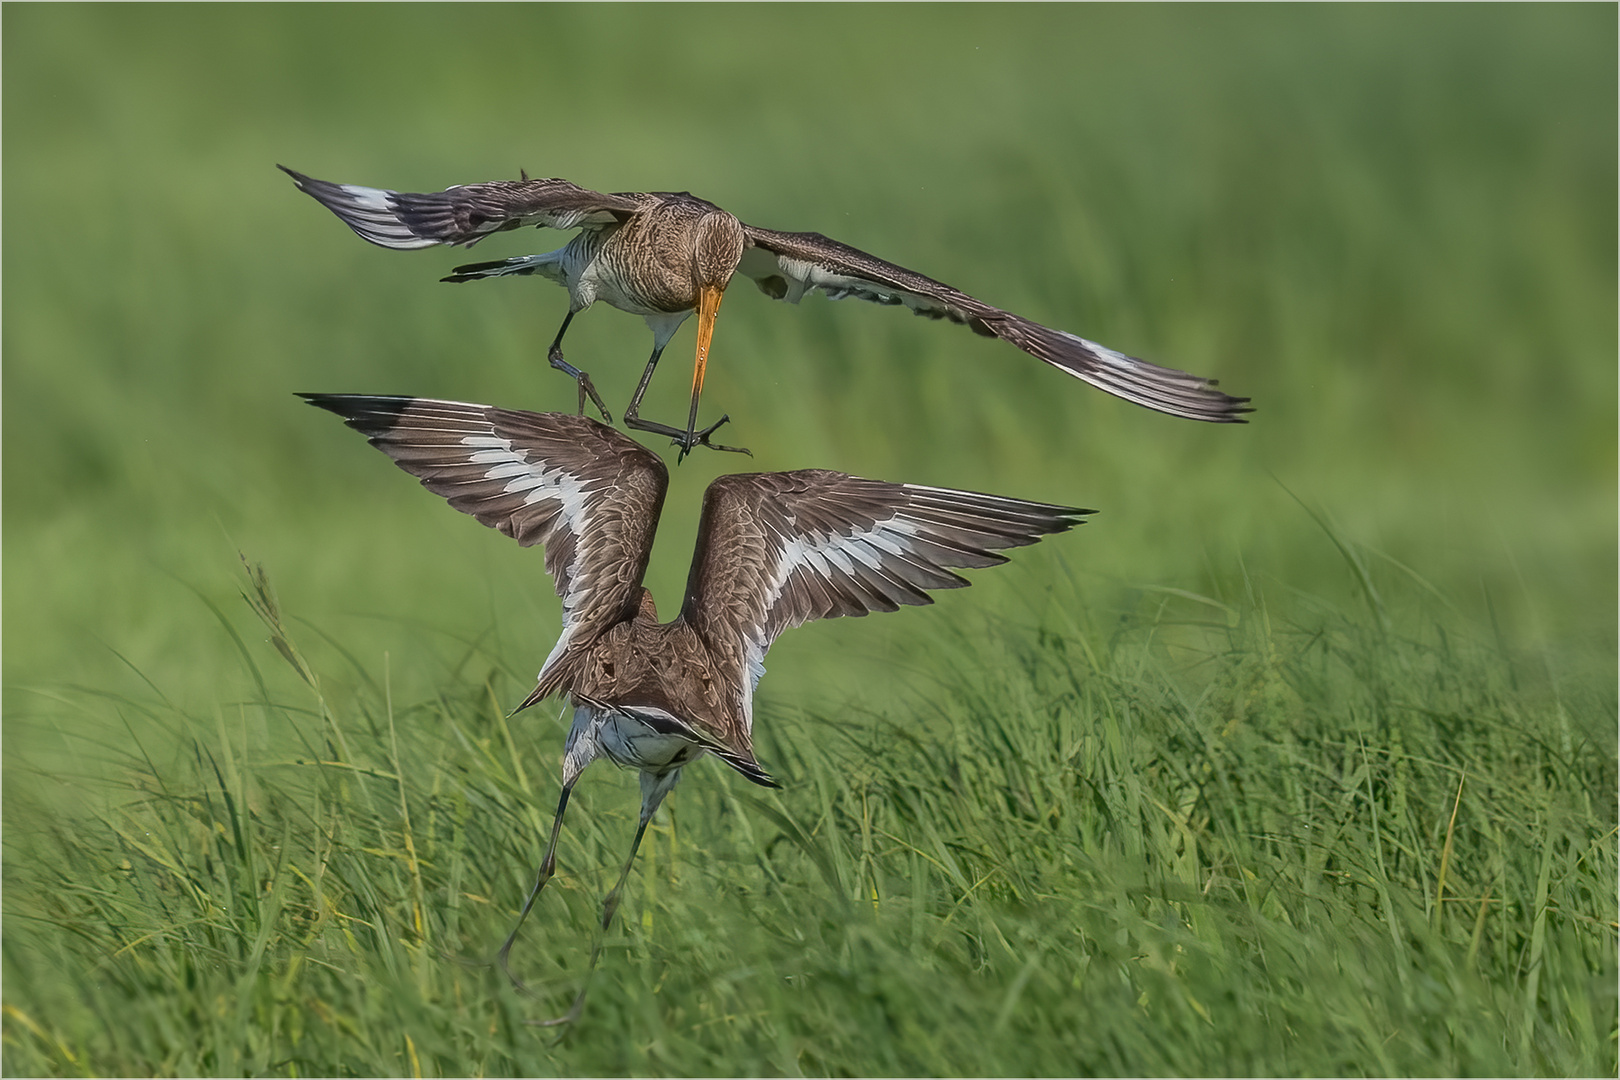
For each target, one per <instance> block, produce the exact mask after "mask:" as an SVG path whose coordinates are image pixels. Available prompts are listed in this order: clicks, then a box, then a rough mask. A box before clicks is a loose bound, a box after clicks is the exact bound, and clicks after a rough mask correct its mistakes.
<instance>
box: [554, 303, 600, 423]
mask: <svg viewBox="0 0 1620 1080" xmlns="http://www.w3.org/2000/svg"><path fill="white" fill-rule="evenodd" d="M573 321H574V313H573V312H572V311H570V312H569V313H568V314H567V315H564V316H563V321H562V325H561V326H559V327H558V328H557V336H556V337H555V338H552V340H551V348H550V349H549V350H547V352H546V358H547V359H548V360H550V361H551V366H552V367H554V368H556V369H557V370H558V371H561V372H564V373H565V374H567V375H571V376H573V379H574V382H575V383H576V384H577V385H578V386H579V414H580V415H581V416H584V415H585V395H586V394H589V395H591V402H592V404H594V405H595V406H596V411H597V412H599V413H601V414H602V419H603V420H604V421H606V422H607V423H609V424H611V423H613V417H612V416H610V415H609V414H608V411H607V406H606V405H604V404H602V395H600V394H598V393H597V392H596V387H595V386H594V385H593V384H592V383H591V377H590V376H589V375H587V374H585V373H584V372H583V371H581V370H579V368H577V367H575V366H574V365H573V364H570V363H569V362H568V361H566V360H564V359H563V353H562V339H563V335H564V334H566V333H568V324H569V323H571V322H573Z"/></svg>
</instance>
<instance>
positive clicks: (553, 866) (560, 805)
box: [495, 787, 639, 990]
mask: <svg viewBox="0 0 1620 1080" xmlns="http://www.w3.org/2000/svg"><path fill="white" fill-rule="evenodd" d="M572 791H573V788H572V787H565V788H563V789H562V797H561V798H559V799H558V800H557V816H556V818H555V819H554V820H553V821H552V823H551V842H550V843H549V844H547V845H546V854H545V857H544V858H542V859H541V860H540V870H539V872H538V873H537V874H536V875H535V882H534V888H533V889H532V890H530V892H529V898H528V900H526V901H524V903H523V911H522V913H521V914H519V915H518V921H517V925H516V926H514V927H512V932H511V933H510V934H508V935H506V943H505V944H504V945H502V946H501V951H500V952H498V953H496V954H495V959H496V961H497V962H499V964H500V965H501V971H502V972H504V973H505V975H506V977H507V978H508V979H510V980H512V985H513V986H516V987H517V988H518V989H519V990H525V989H527V987H525V986H524V985H523V981H522V980H521V979H519V978H518V977H517V976H516V975H513V974H512V969H511V968H510V967H508V966H507V963H506V958H507V955H508V954H509V953H510V952H511V951H512V943H513V942H514V941H516V940H517V936H518V931H519V930H521V929H523V921H524V920H525V919H527V918H528V917H529V909H530V908H532V907H534V902H535V900H536V899H538V898H539V896H540V890H541V889H543V888H545V887H546V882H548V881H550V880H551V875H552V874H554V873H556V872H557V837H558V836H559V835H561V833H562V822H563V811H564V810H567V809H568V795H569V793H570V792H572ZM638 839H639V838H638Z"/></svg>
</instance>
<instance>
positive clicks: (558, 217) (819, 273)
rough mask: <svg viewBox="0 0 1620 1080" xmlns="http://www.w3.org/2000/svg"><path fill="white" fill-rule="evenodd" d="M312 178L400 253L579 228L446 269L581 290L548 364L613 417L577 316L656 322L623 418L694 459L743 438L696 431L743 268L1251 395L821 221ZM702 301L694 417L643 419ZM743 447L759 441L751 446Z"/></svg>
mask: <svg viewBox="0 0 1620 1080" xmlns="http://www.w3.org/2000/svg"><path fill="white" fill-rule="evenodd" d="M278 167H279V168H281V169H282V170H283V171H284V172H286V173H287V175H289V176H291V177H292V178H293V182H294V183H296V184H297V185H298V187H299V189H300V190H302V191H304V192H305V193H306V194H308V195H310V196H312V197H313V198H315V199H316V200H317V201H319V202H320V203H321V204H322V205H323V206H325V207H326V208H327V209H328V210H331V211H332V212H333V213H334V214H336V215H337V216H338V217H339V218H341V219H342V220H343V222H344V223H345V224H347V225H348V226H349V227H350V228H351V229H353V230H354V231H355V232H356V233H358V234H359V235H360V236H361V237H362V238H364V239H366V240H369V241H371V242H372V243H374V244H378V245H380V246H382V247H387V248H395V249H397V250H411V249H415V248H424V247H432V246H434V245H436V244H451V245H456V244H460V245H462V246H465V247H471V246H472V245H474V244H476V243H478V241H480V240H482V239H483V238H484V237H486V236H488V235H489V234H490V233H495V232H504V231H506V230H508V229H516V228H521V227H523V226H527V225H533V226H535V227H536V228H553V229H576V228H577V229H579V230H580V233H579V235H578V236H575V237H574V239H573V240H571V241H570V242H569V243H568V244H567V245H565V246H564V247H561V248H558V249H557V250H556V251H551V252H547V253H546V254H544V255H523V256H518V257H516V258H511V259H500V260H497V261H494V262H482V263H472V264H469V265H467V266H458V267H456V268H455V269H454V270H453V271H452V272H451V274H450V275H449V276H448V277H446V278H445V279H444V280H445V281H477V280H481V279H483V278H493V277H505V276H507V275H510V274H539V275H540V276H542V277H545V278H549V279H550V280H552V281H555V282H557V283H558V284H559V285H561V286H563V287H564V288H566V289H567V290H568V301H569V302H568V314H567V315H566V316H565V317H564V318H563V322H562V326H561V327H559V328H558V330H557V336H556V337H555V338H554V339H553V340H552V342H551V348H550V350H549V352H548V356H549V359H550V361H551V366H552V367H554V368H557V369H558V370H559V371H563V372H566V373H567V374H568V375H570V376H572V377H573V378H574V380H575V381H576V382H577V383H578V385H579V408H580V411H581V412H583V411H584V409H585V399H586V396H587V395H589V397H590V399H591V401H592V402H593V403H595V405H596V407H597V409H598V410H600V411H601V413H602V417H603V419H605V420H608V422H609V423H611V422H612V420H611V417H610V416H609V414H608V411H607V407H606V406H605V405H604V404H603V403H602V398H601V396H600V395H599V394H598V393H597V392H596V388H595V387H594V386H593V385H592V384H591V378H590V376H589V375H587V374H586V373H585V372H584V371H581V370H580V369H579V368H577V367H575V366H574V365H572V364H570V363H568V362H567V361H566V360H564V359H563V353H562V339H563V335H564V334H565V333H567V331H568V324H569V323H570V322H572V321H573V318H574V316H575V315H577V314H579V313H580V312H581V311H584V310H585V309H586V308H588V307H590V306H591V304H593V303H595V302H596V301H598V300H601V301H604V302H605V303H608V304H611V305H612V306H613V307H616V308H618V309H620V310H621V311H628V312H631V313H632V314H635V315H640V316H642V317H643V318H645V319H646V320H647V326H648V327H649V328H650V329H651V330H652V334H653V351H652V356H651V357H650V358H649V359H648V361H647V368H646V370H645V371H644V372H642V376H641V381H640V382H639V383H638V384H637V385H636V392H635V395H634V396H633V397H632V398H631V399H630V405H629V407H628V408H626V409H625V413H624V423H625V426H626V427H629V428H634V429H636V430H637V431H649V432H653V433H655V434H659V435H668V436H670V437H671V438H673V439H674V440H675V441H676V443H678V444H679V445H680V448H681V452H680V455H679V456H680V457H682V458H684V457H685V456H686V455H687V454H688V453H690V452H691V450H692V448H693V447H695V446H707V447H710V448H711V449H715V450H737V449H738V448H737V447H729V446H721V445H719V444H717V443H712V442H710V436H712V435H713V434H714V432H715V430H716V429H717V428H719V427H720V425H721V424H724V423H726V422H727V420H728V419H729V417H728V416H722V417H721V418H720V419H719V420H718V421H716V422H715V423H713V424H710V425H709V426H708V427H706V428H703V429H702V430H701V431H700V430H698V428H697V416H698V400H699V398H700V397H701V396H702V394H703V375H704V371H705V369H706V368H707V366H708V362H709V344H710V342H711V340H712V339H713V337H714V320H715V315H716V313H717V312H718V311H719V310H720V301H721V299H722V297H724V295H725V290H726V286H728V285H729V284H730V283H731V280H732V278H733V276H735V275H736V274H737V273H739V272H740V273H742V274H743V275H744V276H746V277H749V278H751V279H752V280H753V281H754V282H755V283H756V284H757V285H758V286H759V288H760V290H761V291H762V292H764V293H765V294H766V295H768V296H770V297H772V298H773V299H777V300H786V301H788V302H790V303H795V304H796V303H798V302H799V299H800V298H801V297H803V296H804V294H805V293H806V292H808V291H810V290H814V289H820V290H822V291H823V292H825V293H826V294H827V296H828V297H830V298H831V299H834V300H842V299H845V298H847V297H856V298H859V299H862V300H870V301H873V302H875V303H880V304H891V305H900V306H904V307H907V308H910V309H911V310H912V311H913V312H915V313H916V314H918V315H925V316H928V317H929V318H934V319H949V320H950V321H951V322H955V323H962V324H964V325H966V326H968V327H969V328H970V329H972V330H973V331H974V332H975V333H977V334H981V335H983V336H986V337H997V338H1001V339H1002V340H1003V341H1007V342H1010V343H1011V344H1013V345H1016V346H1017V347H1018V348H1020V349H1022V350H1024V351H1025V352H1027V353H1029V354H1030V355H1031V356H1034V357H1036V358H1037V359H1040V360H1044V361H1045V362H1046V363H1048V364H1051V365H1052V366H1053V367H1056V368H1058V369H1060V370H1062V371H1065V372H1067V373H1068V374H1070V375H1073V376H1075V377H1076V378H1078V379H1083V380H1085V381H1086V382H1088V383H1090V384H1092V385H1093V386H1096V387H1098V388H1099V389H1102V390H1106V391H1107V392H1108V393H1110V394H1113V395H1115V396H1117V397H1122V398H1124V399H1125V400H1127V401H1133V402H1135V403H1136V404H1138V405H1143V406H1146V407H1147V408H1149V409H1156V410H1158V411H1159V412H1164V413H1169V414H1170V415H1171V416H1180V417H1185V418H1186V419H1189V420H1205V421H1209V422H1211V423H1217V424H1222V423H1224V424H1233V423H1237V424H1241V423H1244V422H1245V421H1244V420H1243V417H1242V414H1243V413H1246V412H1249V411H1251V410H1250V409H1249V408H1247V402H1248V400H1249V399H1248V398H1240V397H1232V396H1230V395H1228V394H1225V393H1223V392H1221V391H1220V390H1218V389H1216V383H1215V380H1213V379H1206V378H1203V377H1201V376H1198V375H1189V374H1188V373H1186V372H1184V371H1177V370H1175V369H1174V368H1167V367H1160V366H1159V365H1157V364H1150V363H1148V362H1147V361H1145V360H1139V359H1137V358H1135V357H1132V356H1126V355H1125V354H1124V353H1121V352H1117V351H1115V350H1113V349H1110V348H1108V347H1106V346H1103V345H1099V344H1097V343H1096V342H1094V341H1087V340H1086V339H1085V338H1082V337H1078V336H1077V335H1074V334H1070V333H1067V332H1065V331H1062V330H1053V329H1050V328H1049V327H1045V326H1042V325H1041V324H1040V323H1037V322H1032V321H1031V320H1029V319H1026V318H1024V317H1023V316H1021V315H1014V314H1013V313H1012V312H1010V311H1003V310H1001V309H1000V308H997V307H992V306H991V305H989V304H986V303H984V302H982V301H980V300H975V299H974V298H973V297H971V296H969V295H967V294H966V293H964V292H961V291H959V290H957V289H954V288H952V287H951V286H949V285H946V284H944V283H943V282H939V281H935V280H934V279H933V278H928V277H924V276H923V275H921V274H918V273H915V272H913V271H911V270H907V269H906V268H905V267H903V266H896V265H895V264H894V263H890V262H884V261H883V260H882V259H879V258H876V257H874V256H872V255H868V254H867V253H866V252H864V251H860V250H857V249H856V248H852V247H850V246H849V245H847V244H841V243H839V242H838V241H837V240H833V239H830V238H828V237H825V236H823V235H821V234H820V233H793V232H777V231H775V230H772V229H761V228H756V227H755V226H752V225H747V224H744V223H743V222H741V221H739V220H738V219H737V218H736V217H735V216H733V215H732V214H729V213H727V212H726V211H724V210H722V209H721V208H720V207H718V206H716V205H714V204H713V203H711V202H707V201H705V200H703V199H699V198H697V197H696V196H694V195H692V194H690V193H689V192H684V191H681V192H644V193H643V192H624V193H619V194H613V195H609V194H603V193H601V192H597V191H590V190H588V189H586V188H582V187H580V186H579V185H577V184H573V183H570V182H569V181H567V180H557V179H529V178H528V177H527V176H526V175H525V176H524V178H523V179H521V180H497V181H493V182H491V183H484V184H466V185H462V186H459V187H452V188H447V189H446V190H444V191H440V192H434V193H431V194H412V193H408V192H398V191H386V190H383V189H380V188H369V187H360V186H358V185H355V184H334V183H329V182H328V181H325V180H316V179H314V178H313V177H309V176H305V175H304V174H302V173H299V172H294V171H293V170H292V169H289V168H287V167H286V166H284V165H283V166H278ZM693 312H696V313H697V317H698V329H697V354H696V356H695V358H694V360H693V366H692V407H691V410H690V412H689V413H688V415H687V420H686V427H685V428H684V429H681V428H677V427H674V426H671V425H669V424H660V423H657V422H655V421H651V420H643V419H642V418H641V415H640V408H641V399H642V396H643V395H644V394H646V392H647V386H648V384H649V383H650V382H651V381H652V376H653V371H654V369H656V368H657V366H658V358H659V357H660V356H662V355H663V352H664V346H666V345H668V344H669V341H670V338H672V337H673V336H674V335H675V331H676V330H677V329H679V328H680V325H681V324H682V323H683V322H685V321H686V320H687V319H688V318H689V317H690V316H691V315H692V313H693ZM742 452H744V453H746V451H742Z"/></svg>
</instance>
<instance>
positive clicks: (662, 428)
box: [624, 290, 753, 462]
mask: <svg viewBox="0 0 1620 1080" xmlns="http://www.w3.org/2000/svg"><path fill="white" fill-rule="evenodd" d="M716 295H717V296H718V295H719V293H718V290H716ZM713 306H714V307H719V306H720V302H719V300H718V299H716V300H715V301H714V305H713ZM698 315H699V319H698V343H699V350H700V355H702V356H704V357H707V355H708V352H709V348H708V339H707V338H706V337H705V336H704V334H703V329H702V328H703V326H704V325H707V326H708V327H709V332H710V334H711V335H712V333H713V330H714V313H713V310H712V309H711V310H710V311H709V313H708V318H707V320H705V319H704V318H703V317H702V316H703V306H702V305H701V304H700V305H699V311H698ZM685 318H686V315H685V313H677V314H676V315H675V316H674V317H673V318H666V317H662V316H660V317H657V318H655V317H653V316H651V315H649V316H648V317H647V325H648V326H649V327H650V328H651V329H652V332H653V351H652V356H651V357H649V358H648V360H647V369H646V370H645V371H643V372H642V373H641V382H639V383H637V384H636V393H635V396H634V397H632V398H631V399H630V407H629V408H627V409H625V410H624V426H625V427H627V428H632V429H634V430H636V431H648V432H651V433H653V434H654V435H667V436H669V437H670V438H671V439H674V440H675V444H676V445H677V446H679V447H680V448H681V453H680V456H679V457H677V458H676V459H675V460H676V461H677V462H680V461H681V460H683V459H685V457H686V455H687V454H689V453H691V452H692V448H693V447H694V446H707V447H708V448H709V449H710V450H725V451H727V452H729V453H733V454H748V456H749V457H753V454H752V453H750V452H749V451H748V450H747V449H745V448H743V447H741V446H722V445H720V444H719V443H713V442H710V441H709V436H710V435H712V434H714V432H715V429H717V428H718V427H719V426H720V425H721V424H724V423H726V422H727V421H728V420H730V419H731V418H730V417H729V416H722V417H721V418H720V419H719V420H718V421H716V422H715V423H713V424H710V425H709V426H708V427H706V428H704V429H703V430H702V431H693V430H691V428H692V427H693V426H694V425H691V424H689V425H688V426H687V430H685V431H683V430H681V429H680V428H677V427H671V426H670V425H668V424H660V423H658V422H657V421H656V420H643V419H642V418H641V399H642V397H643V396H645V395H646V393H647V387H648V386H649V385H651V384H652V377H653V372H654V371H655V370H656V369H657V367H658V358H659V357H660V356H662V355H664V346H665V345H667V344H669V339H670V336H671V335H673V334H674V333H675V328H676V327H678V326H680V324H681V322H682V320H684V319H685ZM697 381H698V383H699V384H701V382H702V378H701V376H699V377H698V379H697ZM693 400H694V402H695V401H696V398H695V397H694V399H693ZM696 416H697V414H696V412H694V413H693V414H692V419H693V420H695V419H696Z"/></svg>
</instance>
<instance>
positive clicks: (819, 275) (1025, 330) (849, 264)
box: [739, 225, 1252, 424]
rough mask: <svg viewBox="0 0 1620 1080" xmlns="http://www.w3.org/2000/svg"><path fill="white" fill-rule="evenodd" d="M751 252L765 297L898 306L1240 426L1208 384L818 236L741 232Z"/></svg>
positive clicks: (749, 263)
mask: <svg viewBox="0 0 1620 1080" xmlns="http://www.w3.org/2000/svg"><path fill="white" fill-rule="evenodd" d="M744 229H745V231H746V233H747V236H748V239H749V241H750V242H751V243H752V245H753V247H752V248H750V250H749V251H748V252H747V253H745V254H744V256H743V262H742V265H741V266H740V267H739V269H740V271H741V272H742V273H743V274H745V275H747V276H748V277H750V278H752V279H753V280H754V281H755V282H756V283H757V284H758V285H759V287H760V289H761V290H763V291H764V292H765V293H766V294H768V295H770V296H773V297H775V298H776V299H778V300H787V301H789V302H792V303H797V302H798V300H799V298H800V297H802V296H803V295H804V294H805V292H806V291H808V290H811V289H820V290H821V291H823V292H825V293H826V294H827V296H828V297H830V298H831V299H834V300H842V299H845V298H847V297H855V298H857V299H861V300H870V301H872V302H873V303H878V304H893V305H901V306H904V307H906V308H909V309H910V310H911V311H912V312H914V313H915V314H918V315H926V316H927V317H929V318H931V319H949V320H950V321H951V322H954V323H962V324H964V325H966V326H968V327H970V328H971V329H972V330H973V331H974V333H977V334H982V335H984V336H986V337H998V338H1001V339H1002V340H1003V341H1006V342H1010V343H1011V344H1013V345H1016V346H1018V348H1020V349H1022V350H1024V351H1025V352H1027V353H1029V354H1030V355H1031V356H1034V357H1036V358H1038V359H1041V360H1044V361H1046V362H1047V363H1048V364H1051V365H1052V366H1053V367H1056V368H1059V369H1060V370H1062V371H1065V372H1068V373H1069V374H1070V375H1073V376H1075V377H1076V378H1078V379H1084V380H1085V381H1086V382H1088V383H1090V384H1091V385H1093V386H1095V387H1097V388H1098V389H1100V390H1106V391H1107V392H1108V393H1110V394H1113V395H1115V396H1117V397H1122V398H1124V399H1125V400H1126V401H1133V402H1135V403H1136V404H1138V405H1144V406H1146V407H1147V408H1149V409H1156V410H1158V411H1159V412H1163V413H1169V414H1170V415H1172V416H1180V417H1185V418H1187V419H1189V420H1207V421H1210V422H1213V423H1218V424H1241V423H1245V422H1246V421H1244V420H1243V418H1242V414H1243V413H1246V412H1250V411H1252V410H1250V409H1249V408H1248V407H1247V403H1248V400H1249V399H1248V398H1239V397H1232V396H1230V395H1228V394H1225V393H1223V392H1221V391H1220V390H1218V389H1216V382H1215V380H1214V379H1206V378H1204V377H1202V376H1199V375H1189V374H1188V373H1187V372H1185V371H1177V370H1175V369H1174V368H1167V367H1160V366H1159V365H1158V364H1150V363H1148V362H1147V361H1146V360H1139V359H1137V358H1136V357H1134V356H1126V355H1125V354H1124V353H1121V352H1117V351H1115V350H1113V349H1110V348H1108V347H1106V346H1103V345H1099V344H1097V343H1096V342H1095V341H1087V340H1086V339H1085V338H1082V337H1078V336H1076V335H1074V334H1070V333H1067V332H1065V331H1062V330H1053V329H1051V328H1050V327H1046V326H1042V325H1041V324H1040V323H1037V322H1031V321H1030V320H1029V319H1026V318H1024V317H1023V316H1022V315H1014V314H1013V313H1012V312H1010V311H1003V310H1001V309H1000V308H997V307H992V306H990V305H989V304H986V303H984V302H982V301H980V300H975V299H974V298H973V297H971V296H969V295H968V294H967V293H964V292H962V291H960V290H958V289H955V288H952V287H951V286H949V285H946V284H945V283H944V282H941V281H935V280H934V279H933V278H930V277H924V276H923V275H922V274H918V273H916V272H914V271H911V270H907V269H906V268H905V267H903V266H896V265H895V264H894V263H891V262H885V261H883V260H882V259H879V258H877V257H875V256H873V255H868V254H867V253H866V252H864V251H861V250H859V249H858V248H852V247H850V246H849V245H848V244H842V243H839V242H838V241H837V240H833V239H831V238H829V237H826V236H822V235H821V234H820V233H790V232H777V231H775V230H773V229H760V228H755V227H754V226H752V225H747V226H744Z"/></svg>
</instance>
